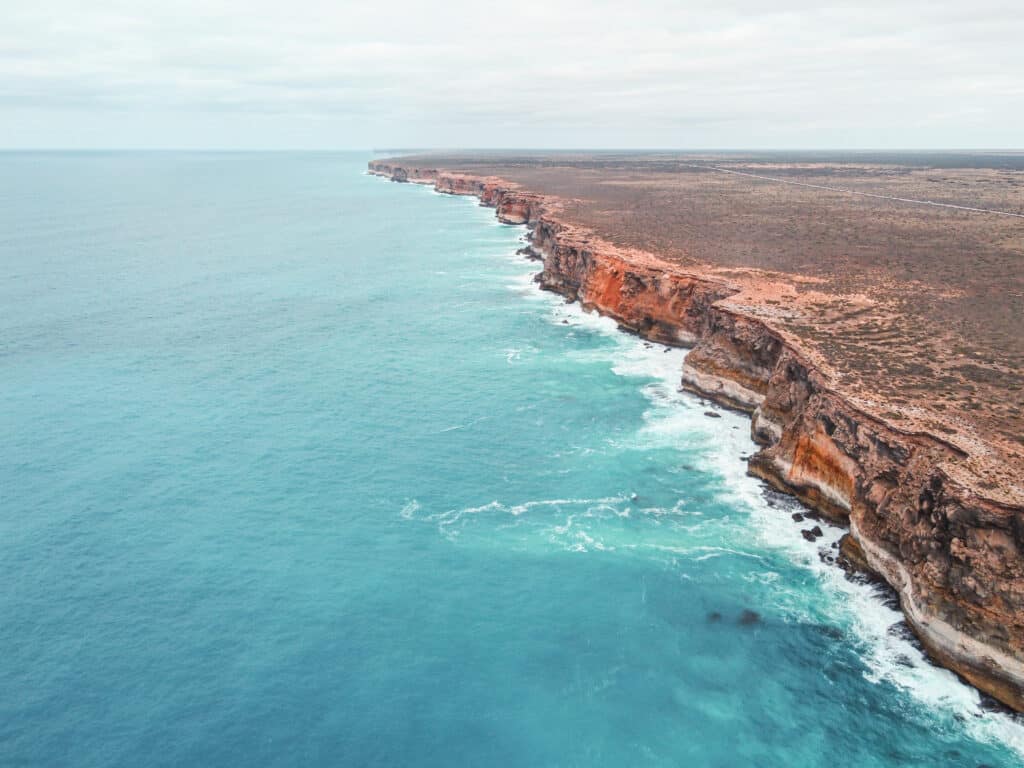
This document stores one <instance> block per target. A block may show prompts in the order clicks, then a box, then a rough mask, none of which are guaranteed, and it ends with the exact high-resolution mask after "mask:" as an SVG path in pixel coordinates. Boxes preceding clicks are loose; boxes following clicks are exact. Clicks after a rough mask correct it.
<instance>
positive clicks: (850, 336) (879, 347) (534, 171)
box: [397, 152, 1024, 496]
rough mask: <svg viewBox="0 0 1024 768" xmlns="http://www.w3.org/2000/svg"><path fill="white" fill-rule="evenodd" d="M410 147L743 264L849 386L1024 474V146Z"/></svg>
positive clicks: (641, 239)
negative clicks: (986, 149) (882, 149)
mask: <svg viewBox="0 0 1024 768" xmlns="http://www.w3.org/2000/svg"><path fill="white" fill-rule="evenodd" d="M397 162H400V163H401V164H402V165H405V166H408V167H419V168H439V169H444V170H448V171H456V172H464V173H468V174H474V175H481V176H498V177H501V178H503V179H506V180H507V181H510V182H514V183H516V184H518V185H520V186H521V187H522V188H523V189H524V190H529V191H532V192H538V193H541V194H545V195H551V196H555V197H558V198H561V200H562V201H563V204H562V211H561V213H560V214H559V217H560V218H561V219H564V220H565V221H566V222H567V223H570V224H575V225H578V226H581V227H585V228H588V229H590V230H592V231H593V232H594V233H595V234H596V235H598V236H600V237H602V238H604V239H605V240H608V241H611V242H613V243H615V244H616V245H619V246H622V247H626V248H636V249H641V250H645V251H649V252H651V253H654V254H657V255H658V256H660V257H662V258H664V259H666V260H668V261H672V262H675V263H678V264H680V265H682V266H685V267H686V268H687V269H688V270H693V269H704V270H709V271H711V272H713V273H715V274H716V275H719V276H721V277H725V278H727V279H729V280H732V281H733V282H735V283H737V284H738V285H740V286H743V287H744V288H745V289H746V290H745V291H744V299H745V300H749V301H750V306H749V309H750V310H751V311H752V312H754V313H756V314H762V315H765V316H766V317H770V318H771V320H772V322H773V324H775V325H776V326H777V327H779V328H781V329H783V330H785V331H786V332H788V333H789V334H792V335H793V336H795V337H796V338H798V339H799V340H800V342H801V344H802V345H803V346H805V347H806V348H807V349H808V350H809V351H811V352H812V353H813V354H814V355H815V356H816V357H819V358H820V359H823V360H824V361H826V362H827V364H828V366H829V367H830V368H831V369H832V373H833V374H834V376H835V378H836V382H837V385H839V386H840V387H841V389H842V390H843V391H844V392H846V393H848V394H850V395H851V396H852V397H854V398H856V399H859V400H861V401H862V402H867V403H872V404H875V406H876V409H877V410H879V411H880V412H881V413H883V414H884V415H885V417H886V418H887V419H889V420H891V421H892V422H893V423H894V424H895V425H898V426H900V425H902V426H904V427H906V428H908V429H916V428H924V429H927V430H928V431H931V432H933V433H934V434H936V435H939V436H941V435H943V434H945V435H949V436H951V437H954V438H959V439H957V442H960V443H962V444H975V445H977V446H979V449H978V450H976V451H973V450H972V451H971V453H972V455H973V456H974V457H975V458H977V459H980V460H982V461H983V464H984V465H985V466H984V467H981V466H976V467H974V469H975V471H977V472H979V474H981V476H982V477H983V478H986V479H984V480H983V482H982V484H983V485H985V486H989V488H990V490H992V491H996V490H998V489H999V488H1002V489H1004V490H1007V491H1009V490H1010V487H1011V486H1019V484H1020V483H1021V478H1022V475H1024V153H1010V152H1006V153H971V152H948V153H946V152H943V153H899V152H891V153H890V152H887V153H879V152H872V153H866V152H864V153H860V152H857V153H851V152H846V153H824V152H822V153H818V152H801V153H794V152H789V153H783V152H772V153H767V152H765V153H635V154H634V153H612V152H602V153H579V152H564V153H561V152H558V153H556V152H542V153H541V152H538V153H518V152H500V153H498V152H495V153H482V152H463V153H455V152H451V153H431V154H427V155H418V156H408V157H402V158H401V159H400V160H397ZM972 209H974V210H972ZM977 209H983V210H977ZM766 286H771V287H770V288H766ZM901 422H902V424H901ZM994 495H995V496H999V495H1001V494H999V493H995V494H994ZM1010 495H1011V496H1015V495H1016V494H1015V493H1012V492H1011V493H1010Z"/></svg>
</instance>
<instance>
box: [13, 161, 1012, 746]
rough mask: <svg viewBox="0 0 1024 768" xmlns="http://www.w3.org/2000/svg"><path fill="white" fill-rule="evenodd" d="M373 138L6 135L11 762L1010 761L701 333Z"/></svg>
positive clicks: (984, 717) (1003, 726)
mask: <svg viewBox="0 0 1024 768" xmlns="http://www.w3.org/2000/svg"><path fill="white" fill-rule="evenodd" d="M367 159H368V158H367V157H366V156H363V155H356V154H313V153H310V154H174V153H155V154H118V153H107V154H104V153H97V154H70V153H69V154H60V153H50V154H47V153H41V154H2V155H0V179H3V182H2V183H0V433H2V434H3V444H2V448H0V566H2V573H3V574H4V578H3V579H2V580H0V618H2V622H0V763H2V764H4V765H62V764H63V765H76V766H97V765H345V766H370V765H416V766H426V765H490V766H497V765H510V766H527V765H529V766H540V765H551V766H555V765H558V766H570V765H579V766H605V765H607V766H637V765H680V766H705V765H706V766H736V765H744V766H747V765H750V766H779V765H786V766H818V765H821V766H825V765H832V764H834V763H835V762H836V761H837V760H838V761H841V762H842V764H844V765H856V766H883V765H921V766H947V765H948V766H963V765H967V766H973V765H978V764H988V765H992V766H995V765H1000V766H1003V765H1007V766H1008V765H1016V764H1019V761H1020V758H1019V754H1020V750H1021V749H1022V748H1021V745H1022V744H1024V739H1022V737H1021V729H1020V727H1019V726H1017V725H1016V724H1014V723H1013V722H1011V721H1010V720H1009V719H1008V718H1007V717H1005V716H1003V715H997V714H987V713H983V712H981V710H979V708H978V706H977V697H976V696H975V694H974V693H973V692H972V691H970V690H969V689H967V688H965V687H964V686H962V685H960V684H959V683H957V682H956V681H955V678H953V677H952V676H951V675H950V674H948V673H946V672H943V671H941V670H938V669H935V668H933V667H931V666H929V665H928V664H927V663H925V662H924V661H923V660H922V659H921V657H920V655H919V654H918V653H917V651H916V650H914V648H913V647H912V646H911V645H909V644H908V643H907V642H906V641H904V640H902V639H900V638H899V637H898V636H895V635H894V634H893V633H891V632H889V631H888V630H889V627H890V625H892V624H894V623H895V622H896V621H897V620H898V618H899V616H898V614H896V613H895V612H894V611H893V610H892V609H891V608H887V607H885V606H884V605H883V604H882V603H881V602H880V601H879V600H878V599H877V598H876V597H875V596H873V595H872V593H871V591H870V590H869V589H868V588H867V587H864V586H860V585H855V584H850V583H848V582H846V581H845V580H844V579H843V578H842V576H841V574H840V573H839V572H838V571H837V570H836V569H834V568H829V567H826V566H824V565H822V564H821V563H820V561H819V558H818V550H819V548H822V547H824V548H825V549H827V548H828V542H830V541H832V540H834V539H835V538H836V537H837V536H838V532H837V531H833V530H831V529H830V530H829V531H828V532H827V533H828V534H829V535H828V537H826V540H825V543H824V544H821V543H819V545H813V544H808V543H807V542H804V541H803V540H802V539H801V538H800V537H799V526H797V525H795V524H794V523H792V522H791V521H790V512H791V511H792V509H791V503H790V502H788V501H786V500H784V499H782V498H781V497H774V496H769V495H766V494H765V492H764V491H763V490H762V489H761V486H760V485H759V484H758V483H757V482H756V481H754V480H752V479H749V478H746V477H745V476H744V474H743V470H744V465H743V463H742V461H741V458H740V457H741V456H743V455H745V454H746V453H748V452H749V451H750V450H752V446H751V444H750V443H749V440H748V438H747V431H748V424H747V422H746V420H745V419H743V418H741V417H739V416H737V415H734V414H729V413H722V417H721V418H718V419H712V418H708V417H706V416H705V415H704V412H705V411H706V410H708V406H705V405H702V404H701V403H700V402H698V401H697V400H696V399H695V398H691V397H688V396H684V395H680V394H678V393H677V392H676V391H675V381H676V378H677V376H678V368H679V364H680V360H681V353H680V352H679V351H671V352H665V351H663V350H662V349H661V348H658V347H653V346H649V345H645V344H644V343H643V342H641V341H639V340H637V339H635V338H632V337H628V336H624V335H622V334H619V333H618V332H616V331H615V330H614V327H613V326H612V325H611V324H610V323H608V322H606V321H601V320H599V319H597V318H593V317H589V316H586V315H584V314H583V313H581V312H580V310H579V309H578V308H577V307H575V306H567V305H565V304H563V303H562V302H561V301H560V300H558V299H557V298H556V297H552V296H550V295H547V294H540V293H539V292H537V291H536V290H535V289H534V288H533V286H532V285H531V284H530V282H529V274H530V272H531V271H533V270H535V269H536V267H535V265H533V264H531V263H529V262H525V261H523V260H522V258H521V257H517V256H515V255H514V252H515V250H516V248H517V247H519V245H520V243H519V238H520V237H521V235H522V229H521V228H515V227H505V226H501V225H499V224H497V223H496V222H495V220H494V218H493V214H492V212H491V211H489V210H486V209H481V208H478V207H477V206H476V205H475V203H474V201H472V200H470V199H466V198H449V197H444V196H440V195H436V194H434V193H433V192H432V191H430V190H429V189H426V188H422V187H416V186H412V185H397V184H388V183H385V182H383V181H381V180H379V179H375V178H372V177H368V176H365V175H363V174H362V170H363V169H364V168H365V163H366V160H367ZM633 494H636V499H633V498H632V495H633ZM743 611H756V612H757V613H758V614H759V620H757V621H753V622H747V623H743V622H741V621H740V617H741V616H742V614H743Z"/></svg>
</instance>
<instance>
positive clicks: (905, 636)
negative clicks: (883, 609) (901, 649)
mask: <svg viewBox="0 0 1024 768" xmlns="http://www.w3.org/2000/svg"><path fill="white" fill-rule="evenodd" d="M885 631H886V633H888V634H890V635H892V636H893V637H898V638H900V639H901V640H906V641H908V642H911V643H917V638H916V637H914V633H913V631H912V630H911V629H910V625H909V624H907V622H905V621H897V622H896V623H895V624H893V625H891V626H890V627H889V628H888V629H887V630H885Z"/></svg>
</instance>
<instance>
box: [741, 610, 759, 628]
mask: <svg viewBox="0 0 1024 768" xmlns="http://www.w3.org/2000/svg"><path fill="white" fill-rule="evenodd" d="M760 621H761V614H759V613H758V612H757V611H751V610H750V609H745V610H744V611H743V613H741V614H740V618H739V622H740V624H742V625H743V626H744V627H749V626H750V625H751V624H757V623H759V622H760Z"/></svg>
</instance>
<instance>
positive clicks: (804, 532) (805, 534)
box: [800, 528, 817, 541]
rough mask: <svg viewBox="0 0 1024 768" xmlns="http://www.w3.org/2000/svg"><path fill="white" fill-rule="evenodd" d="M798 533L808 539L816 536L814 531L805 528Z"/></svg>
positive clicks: (810, 539) (813, 538) (811, 539)
mask: <svg viewBox="0 0 1024 768" xmlns="http://www.w3.org/2000/svg"><path fill="white" fill-rule="evenodd" d="M800 535H801V536H803V537H804V538H805V539H807V540H808V541H814V540H815V539H816V538H817V536H815V535H814V533H812V532H811V531H809V530H807V529H806V528H804V529H803V530H802V531H800Z"/></svg>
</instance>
